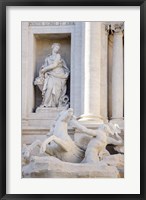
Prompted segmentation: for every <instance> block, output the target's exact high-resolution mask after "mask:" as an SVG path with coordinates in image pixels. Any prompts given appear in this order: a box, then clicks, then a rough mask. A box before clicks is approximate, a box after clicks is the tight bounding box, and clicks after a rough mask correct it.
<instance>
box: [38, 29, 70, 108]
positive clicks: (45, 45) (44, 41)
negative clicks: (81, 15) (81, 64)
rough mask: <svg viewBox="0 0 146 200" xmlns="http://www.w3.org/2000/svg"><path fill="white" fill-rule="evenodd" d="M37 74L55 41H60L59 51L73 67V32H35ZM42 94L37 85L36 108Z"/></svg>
mask: <svg viewBox="0 0 146 200" xmlns="http://www.w3.org/2000/svg"><path fill="white" fill-rule="evenodd" d="M34 37H35V66H36V67H35V74H34V78H36V77H38V75H39V70H40V67H41V66H42V65H43V64H44V60H45V58H46V56H47V55H48V54H51V46H52V44H53V43H60V45H61V48H60V50H59V53H60V54H61V57H62V58H63V59H64V60H65V62H66V64H67V67H68V69H69V70H70V68H71V34H70V33H63V34H56V33H55V34H35V35H34ZM66 94H67V95H68V97H69V99H70V75H69V77H68V80H67V92H66ZM69 101H70V100H69ZM41 102H42V94H41V91H40V90H39V88H38V87H37V86H35V110H36V108H37V107H39V106H40V105H41Z"/></svg>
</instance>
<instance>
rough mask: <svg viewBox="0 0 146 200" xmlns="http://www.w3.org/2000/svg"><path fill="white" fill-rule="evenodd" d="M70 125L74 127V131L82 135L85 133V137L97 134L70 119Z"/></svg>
mask: <svg viewBox="0 0 146 200" xmlns="http://www.w3.org/2000/svg"><path fill="white" fill-rule="evenodd" d="M70 123H71V124H72V126H73V127H75V128H76V129H78V130H79V131H81V132H82V133H85V134H87V135H90V136H93V137H94V136H97V132H96V130H92V129H89V128H86V127H85V126H83V125H81V124H80V123H79V122H78V121H77V120H76V119H74V118H73V119H72V120H71V121H70Z"/></svg>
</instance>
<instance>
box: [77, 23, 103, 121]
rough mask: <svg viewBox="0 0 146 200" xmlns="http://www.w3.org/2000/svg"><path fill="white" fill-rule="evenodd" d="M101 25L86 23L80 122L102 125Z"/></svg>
mask: <svg viewBox="0 0 146 200" xmlns="http://www.w3.org/2000/svg"><path fill="white" fill-rule="evenodd" d="M100 69H101V23H100V22H98V23H97V22H85V71H84V75H85V76H84V80H85V81H84V114H83V115H82V116H81V117H80V121H88V122H96V123H102V122H103V121H102V119H101V117H100V76H101V74H100Z"/></svg>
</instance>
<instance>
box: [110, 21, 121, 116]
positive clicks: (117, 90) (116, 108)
mask: <svg viewBox="0 0 146 200" xmlns="http://www.w3.org/2000/svg"><path fill="white" fill-rule="evenodd" d="M113 32H114V38H113V65H112V120H122V119H123V106H124V105H123V85H124V84H123V68H124V67H123V24H115V25H114V26H113Z"/></svg>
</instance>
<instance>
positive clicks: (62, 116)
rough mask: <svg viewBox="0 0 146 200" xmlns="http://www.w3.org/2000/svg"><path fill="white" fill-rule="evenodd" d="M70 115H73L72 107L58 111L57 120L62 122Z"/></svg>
mask: <svg viewBox="0 0 146 200" xmlns="http://www.w3.org/2000/svg"><path fill="white" fill-rule="evenodd" d="M72 116H73V109H72V108H69V109H67V110H64V111H62V112H61V113H59V120H60V121H64V122H69V120H70V119H71V118H72Z"/></svg>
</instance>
